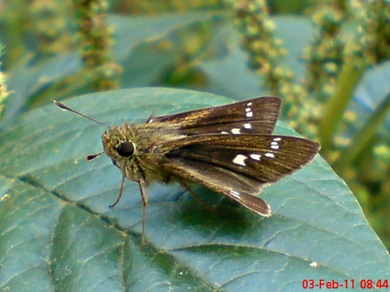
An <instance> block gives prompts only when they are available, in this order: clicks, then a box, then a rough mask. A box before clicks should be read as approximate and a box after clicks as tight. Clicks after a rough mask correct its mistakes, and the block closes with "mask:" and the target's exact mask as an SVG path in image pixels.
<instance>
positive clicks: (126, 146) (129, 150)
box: [116, 141, 134, 157]
mask: <svg viewBox="0 0 390 292" xmlns="http://www.w3.org/2000/svg"><path fill="white" fill-rule="evenodd" d="M116 151H117V152H118V154H119V155H120V156H123V157H130V156H131V155H133V154H134V144H133V143H132V142H129V141H126V142H122V143H120V144H119V146H118V148H116Z"/></svg>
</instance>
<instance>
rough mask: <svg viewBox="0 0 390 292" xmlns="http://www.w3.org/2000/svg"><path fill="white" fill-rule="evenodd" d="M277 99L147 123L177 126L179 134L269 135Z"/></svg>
mask: <svg viewBox="0 0 390 292" xmlns="http://www.w3.org/2000/svg"><path fill="white" fill-rule="evenodd" d="M280 105H281V99H280V98H279V97H276V96H264V97H257V98H253V99H249V100H246V101H240V102H236V103H233V104H228V105H222V106H216V107H211V108H205V109H199V110H193V111H188V112H183V113H179V114H174V115H169V116H160V117H151V118H150V119H149V120H148V123H170V124H178V125H180V127H179V128H178V129H177V130H178V132H179V133H180V134H183V135H200V134H211V133H218V134H220V133H223V134H244V133H252V134H271V133H272V131H273V130H274V128H275V125H276V121H277V119H278V116H279V111H280Z"/></svg>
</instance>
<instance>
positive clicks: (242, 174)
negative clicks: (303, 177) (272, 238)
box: [159, 134, 319, 216]
mask: <svg viewBox="0 0 390 292" xmlns="http://www.w3.org/2000/svg"><path fill="white" fill-rule="evenodd" d="M159 148H160V149H159V150H160V151H162V152H165V157H166V159H165V160H164V162H163V165H162V166H163V167H164V168H165V170H166V171H167V172H169V173H171V174H173V175H175V176H177V177H183V173H184V174H185V175H184V177H189V179H190V180H192V181H194V182H196V183H198V184H201V185H204V186H206V187H208V188H210V189H212V190H214V191H216V192H219V193H221V194H223V195H225V196H228V197H230V198H231V199H233V200H235V201H237V202H239V203H241V204H243V205H244V206H246V207H247V208H249V209H251V210H253V211H255V212H256V213H259V214H261V215H264V216H269V215H270V213H269V212H268V211H267V210H269V206H268V204H266V203H265V202H264V201H263V200H262V199H260V198H258V197H254V196H256V195H257V194H259V193H260V190H261V188H262V187H263V186H264V185H266V184H269V183H272V182H275V181H277V180H279V179H281V178H282V177H284V176H286V175H289V174H291V173H293V172H294V171H296V170H298V169H300V168H302V167H303V166H304V165H306V164H307V163H309V162H310V161H311V160H312V159H313V158H314V156H315V155H316V154H317V152H318V150H319V144H318V143H316V142H313V141H310V140H306V139H302V138H296V137H290V136H276V135H248V134H243V135H203V136H192V137H186V138H182V139H179V140H176V141H172V142H168V143H164V144H162V145H160V147H159ZM267 214H268V215H267Z"/></svg>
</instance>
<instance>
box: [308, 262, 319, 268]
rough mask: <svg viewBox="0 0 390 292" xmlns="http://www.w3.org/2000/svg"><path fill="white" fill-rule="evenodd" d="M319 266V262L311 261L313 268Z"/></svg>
mask: <svg viewBox="0 0 390 292" xmlns="http://www.w3.org/2000/svg"><path fill="white" fill-rule="evenodd" d="M317 266H318V264H317V262H311V263H310V267H312V268H317Z"/></svg>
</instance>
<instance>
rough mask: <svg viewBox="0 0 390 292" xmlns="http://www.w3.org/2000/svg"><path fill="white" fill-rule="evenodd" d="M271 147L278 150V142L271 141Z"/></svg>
mask: <svg viewBox="0 0 390 292" xmlns="http://www.w3.org/2000/svg"><path fill="white" fill-rule="evenodd" d="M271 148H272V149H275V150H278V149H279V143H278V142H275V141H274V142H271Z"/></svg>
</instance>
